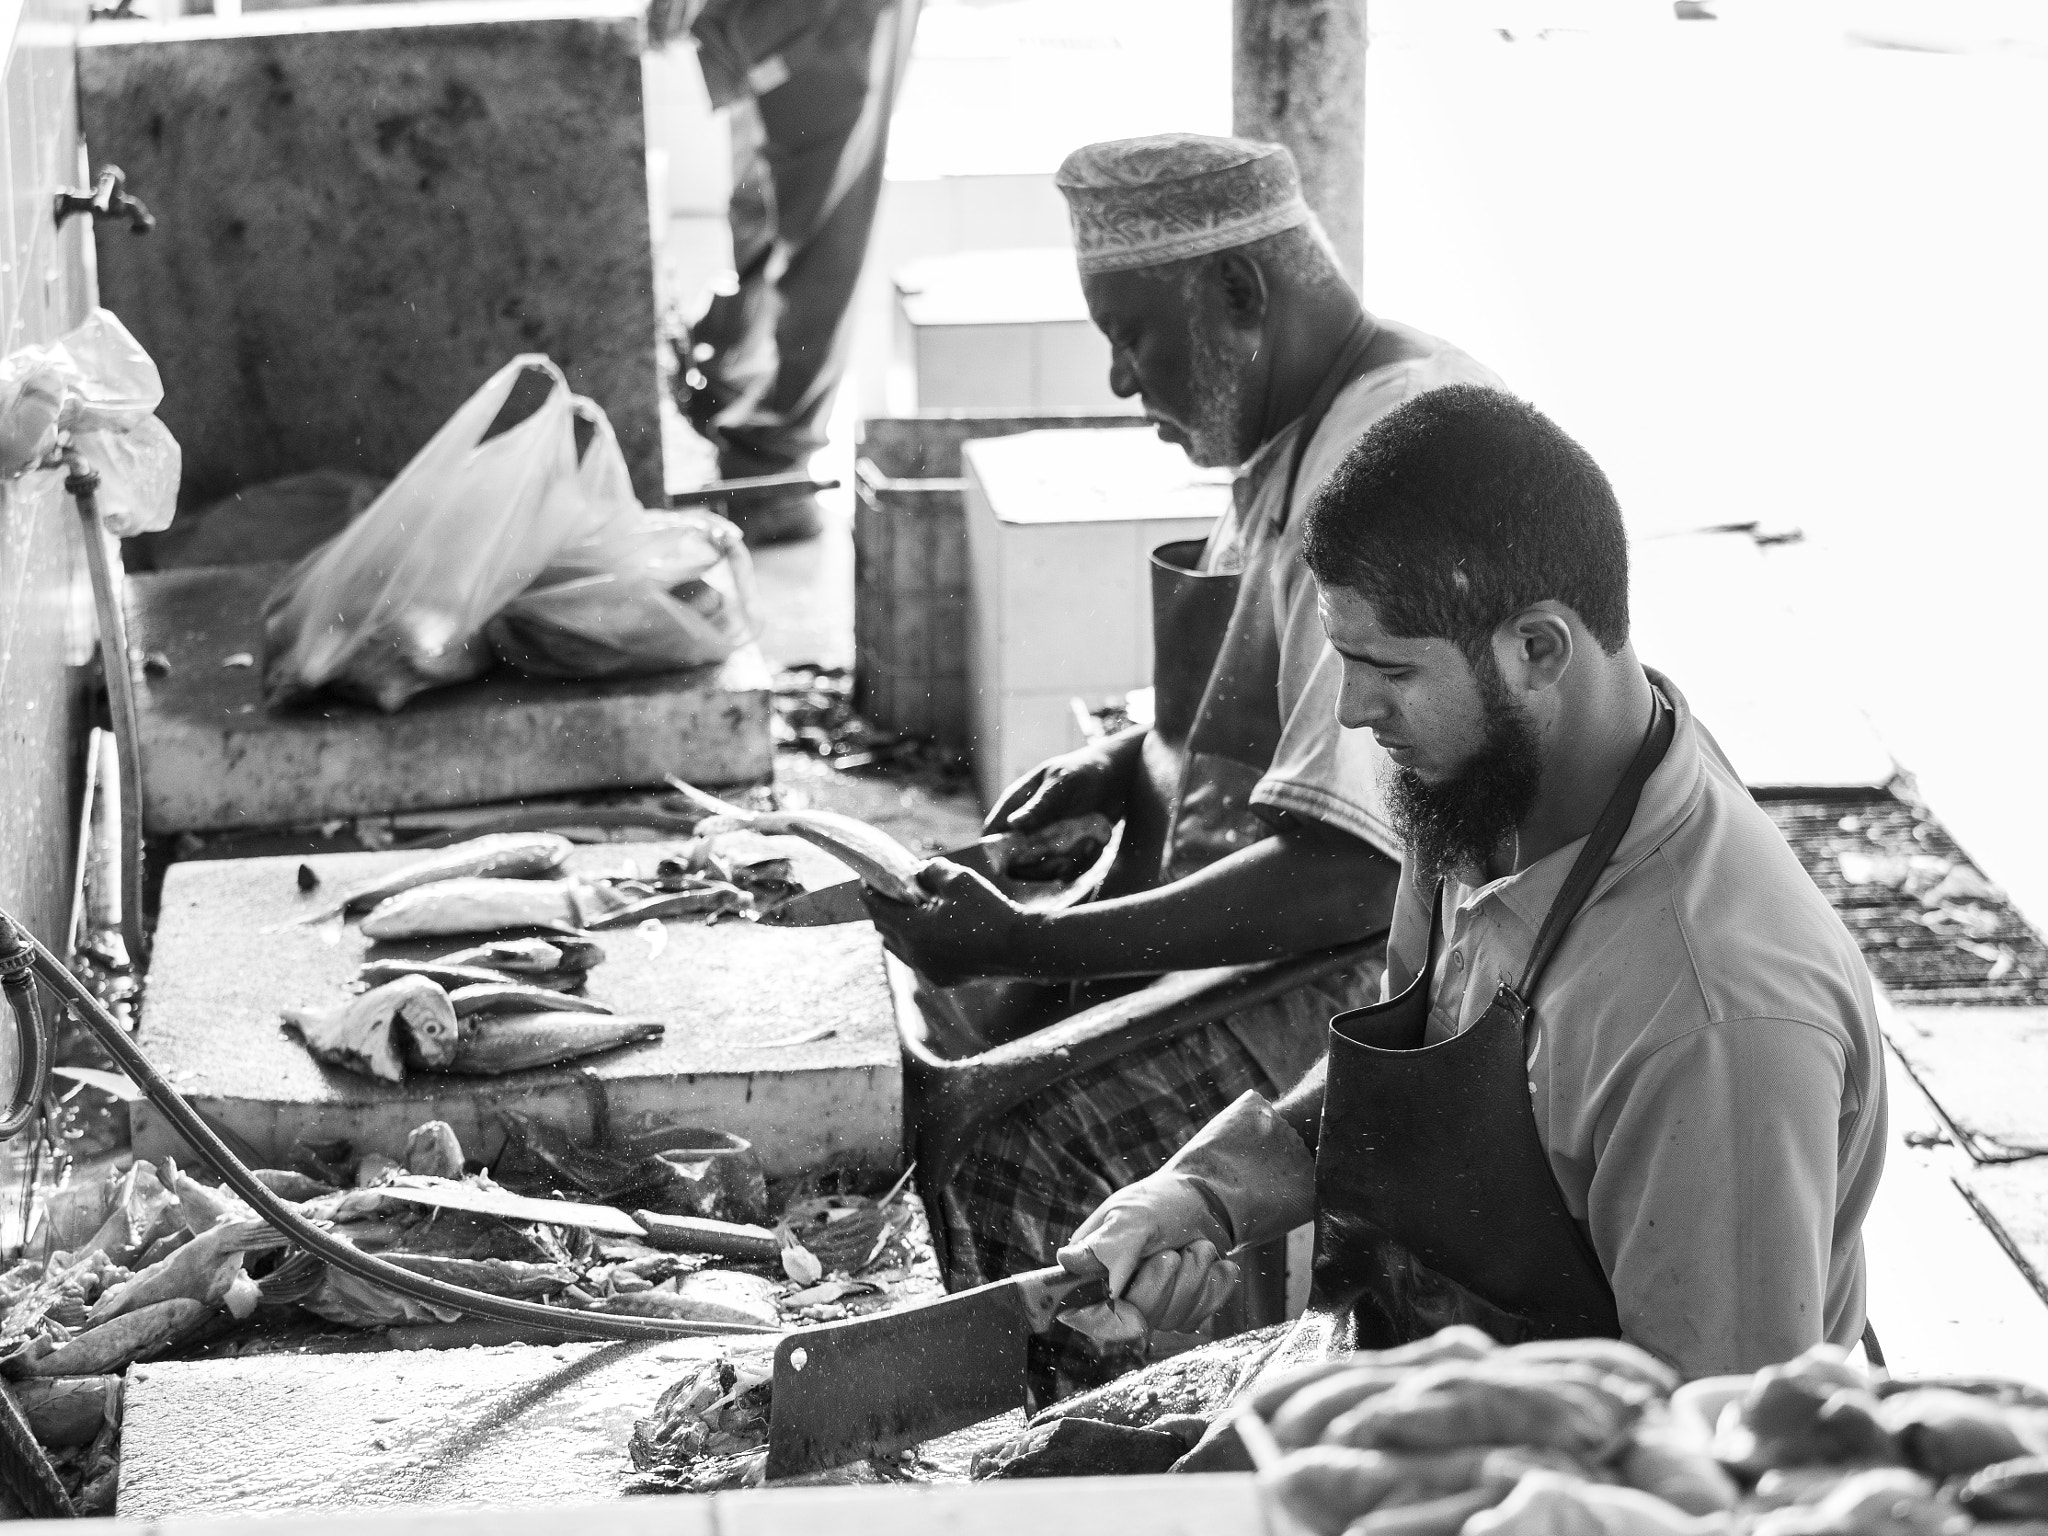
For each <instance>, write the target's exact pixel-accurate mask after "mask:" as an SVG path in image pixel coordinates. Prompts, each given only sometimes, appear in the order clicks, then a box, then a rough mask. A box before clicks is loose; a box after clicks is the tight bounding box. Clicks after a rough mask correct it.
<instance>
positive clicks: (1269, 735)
mask: <svg viewBox="0 0 2048 1536" xmlns="http://www.w3.org/2000/svg"><path fill="white" fill-rule="evenodd" d="M1403 345H1404V343H1402V342H1401V341H1400V340H1399V339H1398V338H1397V337H1396V336H1395V335H1394V334H1393V333H1391V332H1388V331H1385V330H1382V329H1380V328H1379V327H1378V326H1376V325H1375V324H1374V323H1373V322H1371V321H1370V320H1364V319H1361V320H1360V321H1359V322H1358V324H1357V326H1356V327H1355V328H1354V330H1353V332H1352V334H1351V336H1350V337H1349V338H1348V339H1347V341H1346V343H1345V347H1344V350H1343V352H1342V353H1341V354H1340V355H1339V356H1338V359H1337V361H1336V363H1335V365H1334V366H1333V367H1332V368H1331V369H1330V371H1329V372H1328V373H1327V374H1326V375H1324V378H1323V383H1322V385H1321V387H1320V388H1318V389H1317V391H1316V393H1315V395H1314V396H1313V397H1312V398H1311V399H1310V401H1309V404H1308V408H1307V409H1306V410H1305V411H1303V413H1302V414H1301V416H1300V418H1299V425H1298V428H1297V431H1296V434H1295V439H1294V444H1293V446H1292V448H1291V450H1290V457H1289V459H1288V466H1287V480H1286V486H1285V489H1284V491H1283V493H1282V500H1281V503H1280V505H1281V506H1282V508H1291V507H1292V506H1293V504H1294V490H1295V485H1296V482H1297V481H1298V479H1299V478H1300V475H1301V465H1302V460H1303V459H1304V458H1305V457H1306V456H1307V453H1308V446H1309V444H1310V443H1311V442H1312V441H1314V439H1315V435H1316V432H1317V430H1318V429H1319V428H1321V426H1322V424H1323V418H1324V417H1325V416H1326V415H1328V414H1329V410H1330V406H1331V404H1332V402H1334V401H1335V400H1336V398H1337V396H1338V395H1339V394H1341V393H1342V392H1343V391H1344V389H1345V387H1346V386H1348V385H1349V384H1351V383H1352V382H1353V381H1355V380H1356V379H1358V378H1359V377H1360V376H1361V375H1363V374H1364V373H1366V372H1368V371H1369V370H1371V369H1372V368H1375V367H1377V366H1379V365H1380V363H1381V362H1382V361H1384V360H1385V359H1383V358H1382V357H1381V356H1380V355H1379V354H1381V353H1387V354H1388V355H1389V356H1393V355H1399V349H1400V348H1401V347H1402V346H1403ZM1276 542H1277V541H1274V540H1264V541H1259V542H1258V543H1257V544H1255V546H1254V547H1255V549H1256V550H1257V553H1256V554H1254V555H1253V556H1252V557H1251V558H1250V559H1248V560H1247V563H1246V564H1245V566H1244V568H1243V569H1242V570H1238V571H1204V570H1202V569H1201V564H1202V555H1203V551H1204V550H1205V549H1206V548H1207V547H1208V541H1207V540H1206V539H1187V540H1182V541H1179V542H1176V543H1172V544H1162V545H1160V546H1159V547H1158V548H1157V549H1155V550H1154V551H1153V552H1152V691H1153V724H1152V729H1151V730H1150V731H1149V732H1147V733H1146V738H1145V749H1144V761H1143V767H1142V770H1141V772H1140V774H1139V782H1138V783H1137V785H1136V786H1135V789H1134V792H1133V794H1132V797H1131V804H1130V806H1129V807H1128V808H1127V810H1126V824H1125V828H1124V838H1123V843H1122V847H1121V849H1120V851H1119V854H1118V857H1117V861H1116V867H1115V868H1114V869H1113V870H1112V872H1111V874H1110V876H1109V878H1108V880H1107V881H1105V882H1104V886H1103V892H1102V894H1103V895H1105V896H1118V895H1127V894H1129V893H1130V892H1132V891H1140V890H1149V889H1151V888H1153V887H1155V886H1159V885H1163V884H1166V883H1168V882H1170V881H1173V880H1178V879H1181V878H1183V877H1184V876H1186V875H1189V874H1192V873H1194V871H1195V870H1197V869H1200V868H1202V867H1203V866H1205V865H1208V864H1213V863H1214V862H1215V861H1216V860H1218V859H1220V858H1223V857H1224V856H1225V855H1227V854H1230V853H1234V852H1236V851H1237V850H1238V849H1239V848H1242V847H1246V846H1248V845H1249V844H1251V843H1254V842H1257V841H1258V840H1259V839H1260V838H1262V837H1264V836H1266V835H1267V832H1268V830H1269V829H1268V828H1267V827H1266V826H1265V824H1264V823H1263V822H1261V821H1260V820H1259V818H1258V817H1257V816H1256V815H1255V814H1254V813H1253V811H1252V806H1251V792H1252V789H1253V788H1254V786H1256V785H1257V783H1258V782H1259V780H1260V779H1261V778H1262V777H1264V775H1265V774H1266V772H1267V770H1268V769H1269V768H1271V767H1272V765H1273V756H1274V754H1275V753H1276V752H1277V751H1278V750H1279V747H1280V727H1281V720H1280V696H1279V687H1278V682H1279V677H1280V634H1279V629H1278V627H1277V625H1276V624H1275V622H1274V613H1273V604H1272V601H1271V596H1270V589H1271V582H1272V551H1273V549H1274V547H1275V543H1276Z"/></svg>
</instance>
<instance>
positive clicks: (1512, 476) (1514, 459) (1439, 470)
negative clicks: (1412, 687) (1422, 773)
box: [1303, 384, 1628, 664]
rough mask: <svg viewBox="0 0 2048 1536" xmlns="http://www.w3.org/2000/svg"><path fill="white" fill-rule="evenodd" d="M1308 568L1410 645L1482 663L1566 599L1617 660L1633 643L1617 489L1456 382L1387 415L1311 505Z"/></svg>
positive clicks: (1515, 409)
mask: <svg viewBox="0 0 2048 1536" xmlns="http://www.w3.org/2000/svg"><path fill="white" fill-rule="evenodd" d="M1303 551H1304V554H1305V557H1306V558H1307V561H1308V568H1309V570H1310V571H1312V572H1313V573H1314V574H1315V577H1316V580H1318V581H1320V582H1322V583H1323V584H1324V585H1325V586H1333V587H1344V588H1348V589H1349V590H1351V591H1353V592H1356V593H1357V594H1358V595H1359V596H1361V597H1363V598H1364V599H1365V600H1366V601H1367V602H1369V603H1371V604H1372V607H1373V611H1374V613H1375V615H1376V616H1377V617H1378V619H1379V621H1380V624H1381V625H1382V627H1384V628H1385V629H1386V631H1387V632H1388V633H1389V634H1393V635H1399V636H1402V637H1404V638H1413V637H1421V636H1437V635H1441V636H1444V637H1446V638H1448V639H1450V640H1452V641H1454V642H1455V643H1456V644H1457V645H1458V646H1459V648H1460V649H1462V650H1463V651H1464V652H1465V654H1466V655H1467V656H1468V657H1471V658H1472V659H1473V660H1474V662H1475V664H1476V663H1477V661H1478V659H1479V658H1480V657H1481V656H1482V655H1483V654H1486V653H1487V647H1488V644H1489V642H1490V640H1491V637H1492V635H1493V632H1494V630H1495V629H1496V628H1497V627H1498V626H1499V625H1500V624H1502V623H1503V622H1504V621H1506V620H1507V619H1509V618H1511V617H1513V616H1514V615H1515V614H1517V613H1519V612H1521V611H1522V610H1523V609H1524V608H1527V607H1529V606H1530V605H1531V604H1533V603H1538V602H1542V601H1544V600H1546V599H1548V600H1551V601H1555V602H1559V603H1563V604H1564V605H1565V606H1566V607H1568V608H1570V609H1571V610H1572V611H1573V612H1574V613H1576V614H1578V616H1579V618H1580V619H1581V620H1582V621H1583V622H1584V623H1585V626H1586V628H1587V629H1588V630H1589V631H1591V632H1592V635H1593V638H1594V639H1595V640H1597V641H1599V643H1600V645H1601V646H1602V647H1603V648H1604V649H1605V650H1606V651H1607V652H1608V654H1609V655H1612V654H1614V653H1615V652H1616V651H1619V650H1620V649H1621V648H1622V646H1623V645H1625V644H1626V643H1627V641H1628V535H1627V532H1626V530H1625V529H1624V527H1623V525H1622V519H1621V507H1620V504H1619V503H1618V502H1616V500H1615V499H1614V488H1613V487H1612V486H1611V485H1609V484H1608V483H1607V477H1606V475H1604V474H1602V473H1601V471H1600V466H1599V465H1597V464H1595V463H1594V462H1593V459H1592V456H1591V455H1590V454H1588V453H1587V452H1586V450H1585V449H1583V448H1581V447H1580V446H1579V445H1578V444H1577V443H1575V442H1573V441H1572V440H1571V439H1570V438H1569V437H1567V436H1566V435H1565V434H1564V433H1563V432H1562V431H1560V430H1559V429H1558V426H1557V424H1556V423H1555V422H1553V421H1552V420H1551V419H1550V418H1549V417H1547V416H1545V415H1544V414H1543V413H1542V412H1541V411H1539V410H1537V409H1536V408H1535V407H1534V406H1532V405H1529V404H1528V403H1526V402H1525V401H1521V400H1517V399H1516V398H1515V397H1514V396H1512V395H1509V394H1504V393H1503V392H1501V391H1500V390H1497V389H1485V388H1482V387H1480V386H1478V385H1476V384H1454V385H1450V386H1448V387H1446V388H1443V389H1433V390H1430V391H1428V392H1427V393H1425V394H1421V395H1417V396H1416V397H1415V398H1414V399H1413V400H1409V401H1407V402H1405V403H1404V404H1402V405H1401V406H1399V407H1397V408H1396V409H1395V410H1392V411H1390V412H1388V413H1387V414H1386V415H1385V416H1383V417H1381V418H1380V419H1379V420H1378V421H1377V422H1375V423H1374V424H1373V426H1372V429H1371V430H1370V431H1368V432H1367V433H1366V434H1365V436H1364V437H1362V438H1361V439H1359V441H1358V443H1357V444H1356V445H1355V446H1354V447H1353V448H1352V449H1351V451H1350V452H1349V453H1348V454H1346V455H1345V457H1344V461H1343V463H1342V464H1340V465H1339V466H1338V468H1337V471H1336V473H1334V474H1332V475H1331V476H1330V478H1329V479H1328V480H1326V481H1324V482H1323V485H1322V486H1321V488H1320V489H1319V490H1317V492H1316V494H1315V496H1314V498H1313V499H1312V500H1311V502H1310V505H1309V511H1308V521H1307V523H1306V524H1305V526H1304V528H1303Z"/></svg>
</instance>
